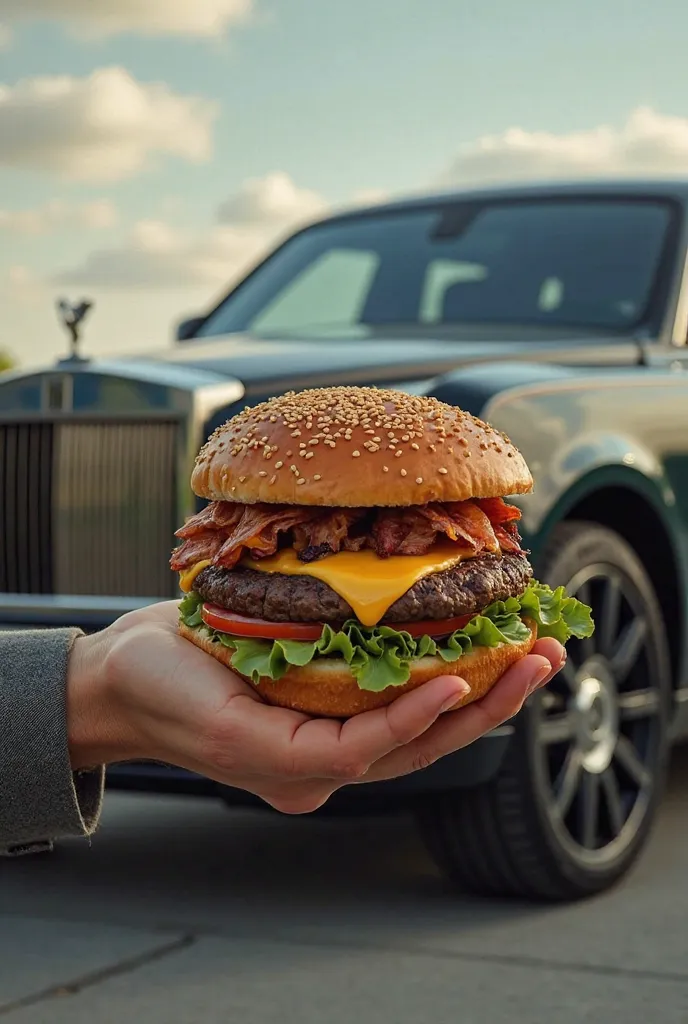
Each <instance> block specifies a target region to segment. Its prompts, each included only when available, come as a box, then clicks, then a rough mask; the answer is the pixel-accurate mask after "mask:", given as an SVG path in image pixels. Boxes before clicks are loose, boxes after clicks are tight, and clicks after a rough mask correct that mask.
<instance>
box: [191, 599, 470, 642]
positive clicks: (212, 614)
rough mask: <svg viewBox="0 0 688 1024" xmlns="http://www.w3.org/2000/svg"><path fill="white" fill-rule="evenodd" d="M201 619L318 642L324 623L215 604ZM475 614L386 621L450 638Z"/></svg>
mask: <svg viewBox="0 0 688 1024" xmlns="http://www.w3.org/2000/svg"><path fill="white" fill-rule="evenodd" d="M201 616H202V618H203V621H204V622H205V624H206V626H210V628H211V629H217V630H218V631H219V632H220V633H231V634H232V635H233V636H249V637H250V636H254V637H260V638H262V639H265V640H319V639H320V636H321V634H322V629H323V624H322V622H270V620H269V619H252V618H250V617H249V616H248V615H239V614H238V613H237V612H228V611H227V610H226V609H225V608H220V607H219V606H218V605H216V604H204V605H203V608H202V609H201ZM472 618H473V615H457V616H455V617H454V618H453V619H424V620H422V621H420V622H387V623H385V625H387V626H390V627H391V628H392V629H396V630H399V632H404V633H410V634H411V636H424V635H425V634H426V633H427V635H428V636H447V635H448V634H449V633H453V632H454V630H456V629H463V627H464V626H465V625H466V623H467V622H470V621H471V619H472Z"/></svg>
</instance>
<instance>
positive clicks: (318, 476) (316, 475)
mask: <svg viewBox="0 0 688 1024" xmlns="http://www.w3.org/2000/svg"><path fill="white" fill-rule="evenodd" d="M313 479H314V480H322V477H321V476H320V473H316V474H315V476H314V477H313Z"/></svg>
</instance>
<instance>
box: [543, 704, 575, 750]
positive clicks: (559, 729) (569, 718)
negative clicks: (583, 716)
mask: <svg viewBox="0 0 688 1024" xmlns="http://www.w3.org/2000/svg"><path fill="white" fill-rule="evenodd" d="M575 732H576V720H575V718H574V716H573V714H572V713H571V712H570V711H565V712H564V713H563V714H560V715H547V716H546V717H544V718H542V719H540V724H539V726H538V737H539V739H540V742H541V743H545V744H550V743H563V742H564V741H565V740H570V739H572V738H573V736H574V735H575Z"/></svg>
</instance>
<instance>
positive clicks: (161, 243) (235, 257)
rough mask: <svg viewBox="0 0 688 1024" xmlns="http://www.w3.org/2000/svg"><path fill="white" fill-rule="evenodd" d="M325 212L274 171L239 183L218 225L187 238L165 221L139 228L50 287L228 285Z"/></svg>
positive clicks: (313, 196) (315, 198)
mask: <svg viewBox="0 0 688 1024" xmlns="http://www.w3.org/2000/svg"><path fill="white" fill-rule="evenodd" d="M326 208H327V203H326V201H325V200H324V199H323V198H322V196H320V195H318V194H317V193H316V192H311V191H309V190H307V189H300V188H298V187H297V186H296V185H295V184H294V183H293V182H292V180H291V178H289V176H288V175H287V174H284V173H283V172H273V173H271V174H268V175H266V176H265V177H264V178H254V179H250V180H248V181H247V182H245V183H244V185H242V187H241V188H240V189H239V191H238V192H237V193H236V194H235V195H234V196H231V197H230V198H229V199H228V200H227V201H226V202H225V203H223V204H222V206H221V207H220V209H219V210H218V221H219V223H216V224H213V225H212V226H211V227H210V228H209V229H208V230H207V231H206V232H204V233H202V234H199V235H197V236H194V237H189V236H188V235H184V234H182V233H180V232H178V231H175V230H174V229H173V228H172V227H170V226H169V224H167V223H166V222H164V221H160V220H149V221H141V222H139V223H138V224H137V225H136V226H135V227H134V229H133V230H132V232H131V233H130V235H129V238H128V239H127V240H126V242H125V243H124V244H123V245H121V246H119V247H116V248H108V249H99V250H95V251H94V252H92V253H91V254H90V255H89V256H88V257H87V258H86V260H85V261H84V263H83V264H82V265H81V266H80V267H76V268H74V269H72V270H69V271H66V272H64V273H62V274H60V275H58V277H57V278H56V280H57V281H58V282H59V283H60V284H70V285H72V284H73V285H76V284H79V285H84V286H90V287H106V288H140V289H144V288H179V287H192V286H202V285H206V286H211V287H215V286H223V285H227V284H228V283H229V282H230V281H231V280H232V279H233V278H234V277H235V276H236V275H238V274H240V273H241V272H242V271H243V270H245V269H246V268H247V267H248V266H249V265H250V264H252V263H253V262H254V261H255V260H256V259H257V258H258V257H259V256H260V255H261V254H262V253H263V252H265V251H266V250H267V249H268V248H269V246H270V245H271V244H272V243H274V241H275V240H276V238H277V236H279V235H280V234H283V233H285V232H287V231H289V230H290V229H291V228H293V227H295V226H297V225H299V224H301V223H303V222H304V221H307V220H308V219H310V218H311V217H313V216H314V215H318V214H320V213H322V212H323V211H324V210H325V209H326Z"/></svg>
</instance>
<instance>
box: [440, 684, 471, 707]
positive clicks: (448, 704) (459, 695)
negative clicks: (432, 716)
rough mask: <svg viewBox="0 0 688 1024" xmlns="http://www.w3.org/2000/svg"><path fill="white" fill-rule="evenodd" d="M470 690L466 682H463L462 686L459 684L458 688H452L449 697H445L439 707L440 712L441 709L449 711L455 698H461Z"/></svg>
mask: <svg viewBox="0 0 688 1024" xmlns="http://www.w3.org/2000/svg"><path fill="white" fill-rule="evenodd" d="M470 692H471V688H470V686H469V685H468V683H464V684H463V686H460V687H459V688H458V689H456V690H454V692H453V693H452V695H451V697H447V699H446V700H445V702H444V703H443V704H442V706H441V708H440V714H442V712H443V711H449V709H450V708H453V707H454V705H455V704H456V702H457V700H461V698H462V697H465V696H466V694H468V693H470Z"/></svg>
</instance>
